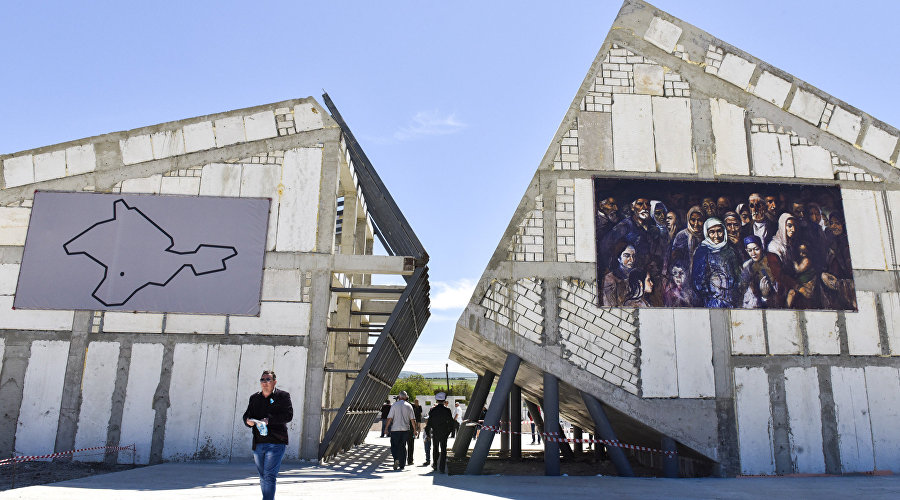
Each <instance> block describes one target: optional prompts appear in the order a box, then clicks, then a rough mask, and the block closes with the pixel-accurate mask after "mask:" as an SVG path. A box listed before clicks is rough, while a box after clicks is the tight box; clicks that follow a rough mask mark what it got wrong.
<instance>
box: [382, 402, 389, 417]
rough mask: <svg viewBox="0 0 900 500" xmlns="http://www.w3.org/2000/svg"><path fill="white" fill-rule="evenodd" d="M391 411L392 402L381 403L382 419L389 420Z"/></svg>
mask: <svg viewBox="0 0 900 500" xmlns="http://www.w3.org/2000/svg"><path fill="white" fill-rule="evenodd" d="M390 412H391V404H390V403H385V404H383V405H381V419H382V420H387V416H388V413H390Z"/></svg>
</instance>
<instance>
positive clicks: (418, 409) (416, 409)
mask: <svg viewBox="0 0 900 500" xmlns="http://www.w3.org/2000/svg"><path fill="white" fill-rule="evenodd" d="M412 407H413V414H414V415H415V416H416V429H415V432H416V434H413V433H412V432H410V433H409V436H407V437H406V451H407V454H408V455H409V459H408V460H407V461H406V465H412V464H413V449H414V448H415V444H416V437H418V436H417V434H418V431H419V428H421V427H422V405H420V404H419V400H418V399H415V400H413V405H412Z"/></svg>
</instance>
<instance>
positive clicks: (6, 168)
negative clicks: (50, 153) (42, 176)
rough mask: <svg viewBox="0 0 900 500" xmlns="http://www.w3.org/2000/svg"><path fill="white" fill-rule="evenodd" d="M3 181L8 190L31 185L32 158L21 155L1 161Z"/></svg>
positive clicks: (32, 178) (32, 177) (32, 174)
mask: <svg viewBox="0 0 900 500" xmlns="http://www.w3.org/2000/svg"><path fill="white" fill-rule="evenodd" d="M3 181H4V182H5V183H6V187H8V188H11V187H16V186H24V185H25V184H31V183H33V182H34V157H33V156H32V155H22V156H16V157H13V158H7V159H5V160H3Z"/></svg>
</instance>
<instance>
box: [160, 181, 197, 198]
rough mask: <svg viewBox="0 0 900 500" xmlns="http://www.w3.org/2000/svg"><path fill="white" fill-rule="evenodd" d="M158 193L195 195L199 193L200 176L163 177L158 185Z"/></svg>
mask: <svg viewBox="0 0 900 500" xmlns="http://www.w3.org/2000/svg"><path fill="white" fill-rule="evenodd" d="M159 194H184V195H190V196H196V195H198V194H200V178H199V177H163V178H162V181H161V182H160V186H159Z"/></svg>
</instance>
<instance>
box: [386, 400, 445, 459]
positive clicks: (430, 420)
mask: <svg viewBox="0 0 900 500" xmlns="http://www.w3.org/2000/svg"><path fill="white" fill-rule="evenodd" d="M434 398H435V400H436V404H435V405H434V406H433V407H432V408H431V410H429V411H428V416H427V417H424V419H425V421H426V422H425V427H424V428H422V427H421V425H422V420H423V415H422V406H421V405H419V400H418V399H416V400H415V401H414V404H410V403H409V394H408V393H407V392H406V391H400V394H399V395H398V396H397V401H396V402H395V403H394V404H390V402H389V401H386V402H385V404H384V406H382V426H381V437H386V436H389V437H390V439H391V456H392V457H393V460H394V463H393V467H394V470H404V469H405V468H406V466H407V465H410V466H412V465H413V450H414V448H415V439H416V438H418V437H419V433H420V432H422V433H424V445H425V463H424V464H422V466H423V467H425V466H428V465H431V468H432V469H434V470H436V471H438V472H441V473H445V472H446V471H447V439H448V438H449V437H451V435H453V434H455V432H456V430H457V429H458V428H459V422H460V421H461V411H460V409H459V403H458V402H457V403H456V404H455V409H454V410H452V411H451V410H450V408H448V407H447V394H446V393H444V392H439V393H437V394H435V396H434ZM457 416H458V417H457ZM457 418H459V420H457ZM432 448H433V450H434V451H433V454H432V453H431V449H432Z"/></svg>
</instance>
